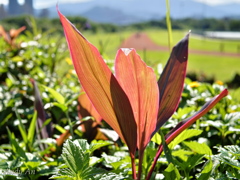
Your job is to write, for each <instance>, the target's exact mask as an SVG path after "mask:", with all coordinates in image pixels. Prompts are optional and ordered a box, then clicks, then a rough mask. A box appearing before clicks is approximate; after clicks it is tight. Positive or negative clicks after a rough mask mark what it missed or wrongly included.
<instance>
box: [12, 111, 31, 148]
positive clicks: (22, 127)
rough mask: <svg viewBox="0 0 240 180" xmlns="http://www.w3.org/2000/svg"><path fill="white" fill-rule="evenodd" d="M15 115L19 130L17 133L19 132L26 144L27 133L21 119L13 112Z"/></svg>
mask: <svg viewBox="0 0 240 180" xmlns="http://www.w3.org/2000/svg"><path fill="white" fill-rule="evenodd" d="M15 113H16V116H17V118H18V122H19V124H18V129H19V131H20V133H21V135H22V138H23V141H24V143H25V144H27V143H28V138H27V131H26V129H25V127H24V125H23V123H22V118H21V117H20V116H19V114H18V112H17V111H15Z"/></svg>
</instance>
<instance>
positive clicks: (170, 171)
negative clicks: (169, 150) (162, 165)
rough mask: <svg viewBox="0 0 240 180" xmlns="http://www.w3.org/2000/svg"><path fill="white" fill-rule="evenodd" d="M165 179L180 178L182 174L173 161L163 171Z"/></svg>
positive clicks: (175, 179) (176, 179)
mask: <svg viewBox="0 0 240 180" xmlns="http://www.w3.org/2000/svg"><path fill="white" fill-rule="evenodd" d="M163 174H164V176H165V180H179V179H180V174H179V171H178V169H177V168H176V167H175V166H174V165H173V164H172V163H171V164H169V165H168V167H167V169H165V170H164V172H163Z"/></svg>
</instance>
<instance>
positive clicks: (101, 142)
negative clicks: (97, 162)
mask: <svg viewBox="0 0 240 180" xmlns="http://www.w3.org/2000/svg"><path fill="white" fill-rule="evenodd" d="M112 144H113V142H111V141H104V140H98V141H97V140H93V141H92V142H91V145H90V148H89V149H90V153H93V152H94V151H95V150H97V149H99V148H101V147H104V146H109V145H112Z"/></svg>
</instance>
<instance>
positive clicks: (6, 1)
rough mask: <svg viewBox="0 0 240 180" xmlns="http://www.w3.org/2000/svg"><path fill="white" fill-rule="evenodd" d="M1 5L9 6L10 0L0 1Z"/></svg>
mask: <svg viewBox="0 0 240 180" xmlns="http://www.w3.org/2000/svg"><path fill="white" fill-rule="evenodd" d="M0 4H4V5H7V4H8V0H0Z"/></svg>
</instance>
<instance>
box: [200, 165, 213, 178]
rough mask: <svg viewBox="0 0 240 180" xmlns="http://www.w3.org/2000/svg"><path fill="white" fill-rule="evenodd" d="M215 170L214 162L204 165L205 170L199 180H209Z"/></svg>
mask: <svg viewBox="0 0 240 180" xmlns="http://www.w3.org/2000/svg"><path fill="white" fill-rule="evenodd" d="M212 168H213V163H212V160H208V161H207V162H206V164H205V165H204V169H203V170H202V172H201V175H200V176H199V178H198V180H206V179H209V177H210V175H211V172H212Z"/></svg>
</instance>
